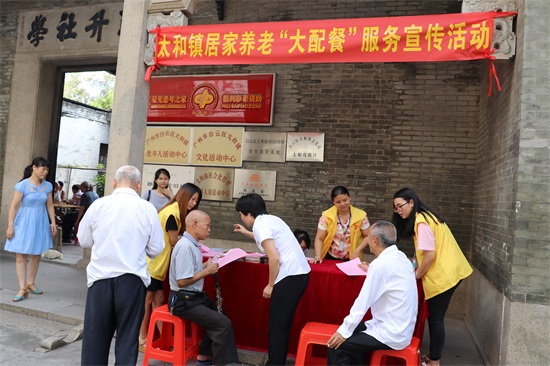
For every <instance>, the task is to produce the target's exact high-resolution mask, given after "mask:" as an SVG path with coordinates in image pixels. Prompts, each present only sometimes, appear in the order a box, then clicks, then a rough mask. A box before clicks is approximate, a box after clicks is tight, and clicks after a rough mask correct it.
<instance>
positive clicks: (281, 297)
mask: <svg viewBox="0 0 550 366" xmlns="http://www.w3.org/2000/svg"><path fill="white" fill-rule="evenodd" d="M235 209H236V210H237V211H238V212H239V213H240V214H241V220H242V221H243V222H244V223H245V224H246V226H248V227H251V228H252V231H249V230H247V229H245V228H244V227H243V226H242V225H240V224H235V225H234V231H235V232H238V233H241V234H243V235H245V236H247V237H249V238H251V239H254V240H255V241H256V244H257V245H258V248H259V249H260V250H261V251H262V252H265V253H266V254H267V257H268V259H269V283H268V284H267V286H266V287H265V288H264V291H263V297H264V298H266V299H269V298H270V299H271V304H270V306H269V325H268V346H267V351H268V361H267V363H266V364H267V365H284V364H285V363H286V355H287V352H288V342H289V338H290V331H291V329H292V320H293V319H294V313H295V311H296V308H297V307H298V303H299V302H300V298H301V297H302V295H303V293H304V292H305V290H306V287H307V284H308V281H309V272H310V271H311V268H310V266H309V264H308V262H307V260H306V257H305V256H304V253H303V251H302V248H301V247H300V244H298V241H297V240H296V237H295V236H294V234H293V233H292V231H291V230H290V228H289V227H288V225H287V224H286V223H285V222H284V221H283V220H281V219H280V218H279V217H277V216H273V215H268V213H267V209H266V206H265V202H264V200H263V198H262V197H261V196H260V195H258V194H256V193H250V194H247V195H244V196H242V197H241V198H239V200H238V201H237V204H236V206H235Z"/></svg>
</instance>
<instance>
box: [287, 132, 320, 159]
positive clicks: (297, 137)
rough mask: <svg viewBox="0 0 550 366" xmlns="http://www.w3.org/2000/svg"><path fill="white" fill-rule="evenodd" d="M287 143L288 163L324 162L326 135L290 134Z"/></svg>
mask: <svg viewBox="0 0 550 366" xmlns="http://www.w3.org/2000/svg"><path fill="white" fill-rule="evenodd" d="M286 141H287V143H286V161H323V159H324V151H325V134H324V133H306V132H289V133H288V136H287V140H286Z"/></svg>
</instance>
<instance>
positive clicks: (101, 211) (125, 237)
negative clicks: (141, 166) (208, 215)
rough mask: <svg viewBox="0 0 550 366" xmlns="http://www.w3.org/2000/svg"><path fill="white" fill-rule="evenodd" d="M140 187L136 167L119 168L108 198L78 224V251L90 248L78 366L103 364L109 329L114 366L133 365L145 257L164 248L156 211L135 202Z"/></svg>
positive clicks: (146, 282) (144, 284)
mask: <svg viewBox="0 0 550 366" xmlns="http://www.w3.org/2000/svg"><path fill="white" fill-rule="evenodd" d="M140 186H141V174H140V172H139V170H138V169H137V168H136V167H133V166H129V165H127V166H123V167H121V168H119V169H118V170H117V171H116V174H115V180H114V181H113V187H114V188H115V190H114V192H113V194H111V195H110V196H105V197H103V198H100V199H98V200H95V201H94V203H93V204H92V205H90V207H89V208H88V211H87V212H86V215H84V217H83V218H82V221H81V222H80V229H79V230H78V240H79V242H80V246H82V247H84V248H92V256H91V260H90V264H88V267H87V268H86V273H87V279H88V295H87V298H86V310H85V313H84V336H83V340H82V353H81V363H82V365H107V364H108V361H109V348H110V346H111V341H112V339H113V335H114V333H115V330H116V331H117V338H116V345H115V357H116V364H117V365H135V364H136V362H137V355H138V336H139V327H140V325H141V320H142V319H143V312H144V308H143V303H144V302H145V288H146V287H147V286H149V283H150V282H151V278H150V276H149V272H148V271H147V261H146V259H145V256H146V255H147V256H149V258H154V257H156V256H157V255H159V254H160V252H161V251H162V250H163V249H164V231H163V230H162V227H161V225H160V221H159V218H158V214H157V210H156V209H155V207H154V206H153V205H152V204H151V203H150V202H147V201H145V200H142V199H141V198H140V197H139V195H138V194H137V192H139V191H140Z"/></svg>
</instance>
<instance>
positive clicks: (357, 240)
mask: <svg viewBox="0 0 550 366" xmlns="http://www.w3.org/2000/svg"><path fill="white" fill-rule="evenodd" d="M349 209H350V213H351V220H352V221H351V224H350V226H349V235H350V247H349V253H352V252H353V251H355V249H356V248H357V247H358V246H359V244H361V240H363V234H362V233H361V226H362V225H363V220H364V219H365V216H367V213H366V212H365V211H363V210H360V209H358V208H355V207H353V206H351V205H350V206H349ZM323 216H324V217H325V220H326V222H327V236H326V237H325V241H323V247H322V249H321V258H325V255H326V254H327V253H328V251H329V249H330V246H331V244H332V241H333V239H334V236H335V235H336V229H337V227H338V209H337V208H336V206H332V207H331V208H329V209H328V210H326V211H324V212H323Z"/></svg>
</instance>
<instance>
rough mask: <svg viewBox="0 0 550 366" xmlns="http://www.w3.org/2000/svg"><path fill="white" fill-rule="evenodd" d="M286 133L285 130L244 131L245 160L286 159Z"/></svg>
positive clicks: (277, 160) (271, 160)
mask: <svg viewBox="0 0 550 366" xmlns="http://www.w3.org/2000/svg"><path fill="white" fill-rule="evenodd" d="M285 152H286V133H284V132H250V131H246V132H245V133H244V149H243V160H245V161H269V162H275V163H280V162H284V161H285Z"/></svg>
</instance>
